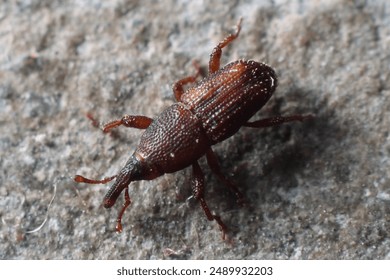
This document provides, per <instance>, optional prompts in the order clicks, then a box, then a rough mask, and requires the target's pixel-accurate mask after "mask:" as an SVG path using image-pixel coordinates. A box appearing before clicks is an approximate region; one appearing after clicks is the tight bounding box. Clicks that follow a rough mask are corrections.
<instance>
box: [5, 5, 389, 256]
mask: <svg viewBox="0 0 390 280" xmlns="http://www.w3.org/2000/svg"><path fill="white" fill-rule="evenodd" d="M207 2H208V1H161V3H160V2H158V1H96V0H95V1H92V0H90V1H87V0H85V1H77V2H76V1H36V0H30V1H6V2H3V3H2V4H1V5H0V49H1V50H2V51H1V53H0V185H1V188H0V217H1V223H0V258H1V259H169V258H178V259H389V258H390V237H389V232H390V216H389V213H390V173H389V170H390V134H389V127H390V113H389V112H390V84H389V81H390V68H389V65H390V56H389V50H390V5H389V3H388V1H384V0H383V1H347V0H345V1H250V0H248V1H231V3H230V4H221V3H219V4H218V3H214V2H213V4H208V3H207ZM240 17H243V18H244V21H243V27H242V33H241V35H240V37H239V38H238V39H237V40H236V41H235V42H234V43H233V44H232V45H230V46H229V47H228V48H227V49H226V50H224V53H223V58H222V64H226V63H227V62H229V61H233V60H236V59H239V58H246V59H254V60H259V61H264V62H266V63H268V64H270V65H272V66H273V67H274V68H275V69H276V70H277V72H278V74H279V77H280V78H279V87H278V89H277V92H276V94H275V96H274V97H273V98H272V99H271V101H270V102H269V104H268V105H267V106H266V107H265V108H264V109H263V110H262V111H261V112H259V113H258V114H257V115H256V116H255V117H254V119H256V118H262V117H269V116H273V115H288V114H296V113H314V114H315V115H316V117H315V119H313V120H310V121H307V122H304V123H291V124H287V125H283V126H280V127H274V128H267V129H261V130H256V129H250V128H243V129H241V130H240V132H239V133H238V134H236V135H235V136H234V137H232V138H231V139H229V140H227V141H225V142H223V143H221V144H219V145H216V146H215V147H214V150H215V151H216V153H217V154H218V157H219V159H220V162H221V165H222V169H223V170H224V171H225V174H227V175H229V176H230V177H231V178H232V180H234V181H235V182H236V183H237V185H238V186H239V188H240V189H241V190H242V192H243V193H244V194H245V196H246V197H247V199H248V204H249V206H248V207H246V208H240V207H238V206H237V205H236V203H235V201H234V200H235V199H234V196H233V195H232V194H231V193H229V191H228V190H227V189H226V188H225V187H224V186H223V185H222V184H221V183H220V182H219V181H218V180H217V179H215V177H214V176H213V175H212V174H211V171H210V170H209V169H208V168H207V166H206V162H205V161H204V160H201V166H202V167H203V169H204V171H205V174H206V181H207V197H208V201H209V204H210V206H211V208H212V209H213V210H214V211H216V212H217V213H219V214H220V215H221V217H222V218H223V220H224V221H225V222H226V224H227V225H228V226H229V227H230V229H231V232H232V233H231V234H232V237H233V238H234V241H235V244H234V246H231V245H229V244H226V243H225V242H223V241H222V240H221V235H220V232H219V230H218V227H217V225H216V224H215V223H210V222H208V221H207V219H206V218H205V217H204V215H203V213H202V211H201V209H200V208H199V206H198V205H196V203H193V202H192V201H190V202H186V201H185V198H186V197H187V196H189V184H190V175H191V172H190V169H186V170H184V171H182V172H178V173H176V174H170V175H165V176H163V177H161V178H159V179H157V180H154V181H149V182H147V181H143V182H137V183H133V184H132V185H131V187H130V195H131V197H132V201H133V204H132V205H131V207H130V208H129V210H128V211H127V212H126V213H125V215H124V220H123V222H124V224H123V225H124V232H123V233H122V234H116V233H115V232H114V231H113V229H114V226H115V219H116V215H117V211H118V209H119V207H120V204H121V201H119V203H118V205H115V207H113V208H112V209H111V210H110V211H107V210H105V209H104V208H103V207H102V205H101V201H102V198H103V196H104V194H105V191H106V190H107V187H108V185H107V187H105V186H92V185H83V184H76V183H74V182H73V181H72V179H71V178H72V176H74V175H75V174H82V175H85V176H87V177H92V178H101V177H104V176H109V175H113V174H115V173H116V172H118V170H119V169H120V168H121V166H122V165H123V164H124V162H125V161H126V159H127V157H128V156H129V155H130V154H131V153H132V151H133V150H134V149H135V147H136V145H137V143H138V140H139V136H140V133H141V132H140V131H139V130H132V129H126V128H121V129H118V130H117V131H116V132H115V133H114V134H113V135H112V136H109V135H103V134H102V133H101V132H100V131H99V130H97V129H96V128H94V127H92V126H91V123H90V121H89V120H88V119H87V118H86V117H85V115H86V113H87V112H92V113H93V115H94V116H95V117H96V118H98V119H99V120H101V121H107V120H111V119H115V118H118V117H120V116H122V115H123V114H143V115H147V116H151V117H154V116H156V115H157V114H158V113H159V112H161V110H162V109H163V108H165V107H167V106H169V105H170V104H171V103H172V102H173V97H172V91H171V88H170V87H171V84H172V83H173V82H174V81H176V80H178V79H180V78H182V77H184V76H186V75H188V74H192V73H194V68H193V66H192V61H193V60H194V59H197V60H198V61H199V62H200V63H201V64H202V65H204V66H206V65H207V63H208V58H209V54H210V53H211V50H212V48H213V47H214V46H215V45H216V43H217V42H218V41H219V40H221V39H222V38H223V37H224V36H226V35H227V34H228V33H229V32H230V31H232V30H234V29H233V28H234V25H235V23H236V22H237V20H238V19H239V18H240ZM204 70H207V69H206V68H204ZM53 195H55V197H54V200H53V201H52V203H51V200H52V198H53ZM178 197H183V199H178ZM46 217H47V219H46ZM45 220H46V222H45V223H44V224H43V226H42V227H40V225H41V224H42V223H43V222H44V221H45ZM28 231H33V232H31V233H26V232H28ZM169 252H171V254H169ZM172 253H173V254H172Z"/></svg>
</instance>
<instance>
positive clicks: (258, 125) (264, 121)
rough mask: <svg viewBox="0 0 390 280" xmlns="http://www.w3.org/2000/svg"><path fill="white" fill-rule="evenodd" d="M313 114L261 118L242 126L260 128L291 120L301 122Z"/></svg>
mask: <svg viewBox="0 0 390 280" xmlns="http://www.w3.org/2000/svg"><path fill="white" fill-rule="evenodd" d="M313 117H314V115H310V114H309V115H292V116H287V117H283V116H278V117H271V118H267V119H262V120H258V121H254V122H247V123H245V124H244V125H243V126H247V127H255V128H262V127H270V126H277V125H281V124H283V123H286V122H293V121H300V122H303V121H305V120H307V119H311V118H313Z"/></svg>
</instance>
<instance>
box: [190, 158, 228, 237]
mask: <svg viewBox="0 0 390 280" xmlns="http://www.w3.org/2000/svg"><path fill="white" fill-rule="evenodd" d="M192 174H193V176H192V182H191V183H192V186H191V187H192V195H193V197H194V198H195V199H196V200H198V201H199V203H200V206H201V207H202V209H203V212H204V213H205V215H206V217H207V219H208V220H209V221H213V220H215V221H216V222H217V223H218V225H219V229H220V230H221V231H222V239H223V240H225V236H226V233H227V226H226V225H225V224H224V223H223V222H222V220H221V218H220V217H219V216H218V215H214V214H212V213H211V211H210V208H209V206H208V205H207V203H206V200H205V199H204V174H203V172H202V169H201V168H200V166H199V163H198V162H195V163H193V164H192Z"/></svg>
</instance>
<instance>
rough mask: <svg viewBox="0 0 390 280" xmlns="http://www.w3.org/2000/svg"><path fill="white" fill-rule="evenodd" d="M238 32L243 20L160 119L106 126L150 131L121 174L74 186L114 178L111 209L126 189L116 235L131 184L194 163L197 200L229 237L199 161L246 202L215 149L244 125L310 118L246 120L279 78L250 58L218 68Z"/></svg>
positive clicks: (178, 86) (129, 119)
mask: <svg viewBox="0 0 390 280" xmlns="http://www.w3.org/2000/svg"><path fill="white" fill-rule="evenodd" d="M240 29H241V20H240V21H239V22H238V24H237V30H236V32H235V33H234V34H230V35H229V36H228V37H226V38H225V39H224V40H222V41H221V42H220V43H219V44H218V45H217V46H216V47H215V48H214V50H213V52H212V54H211V56H210V62H209V74H208V75H207V76H206V77H204V78H203V79H202V80H201V81H199V82H197V83H195V82H196V79H197V77H198V76H199V72H200V71H199V67H198V66H197V65H195V66H196V68H197V73H196V74H195V75H193V76H189V77H186V78H184V79H181V80H179V81H178V82H176V83H175V84H174V86H173V92H174V95H175V98H176V101H177V102H176V103H174V104H173V105H171V106H170V107H168V108H166V109H165V110H164V111H163V112H162V113H161V114H160V115H159V116H158V117H157V118H155V119H151V118H148V117H145V116H128V115H126V116H124V117H123V118H121V119H118V120H115V121H112V122H110V123H107V124H106V125H104V126H103V131H104V132H109V131H111V130H112V129H113V128H115V127H117V126H120V125H123V126H126V127H133V128H139V129H146V130H145V132H144V133H143V135H142V137H141V141H140V143H139V145H138V147H137V148H136V150H135V152H134V153H133V154H132V155H131V157H130V159H129V160H128V161H127V162H126V164H125V166H124V167H123V168H122V169H121V170H120V171H119V173H118V174H117V175H115V176H112V177H107V178H104V179H103V180H92V179H87V178H85V177H83V176H80V175H76V176H75V177H74V180H75V181H76V182H83V183H89V184H104V183H107V182H109V181H111V180H113V179H116V180H115V182H114V184H113V185H112V186H111V188H110V190H109V191H108V193H107V194H106V196H105V197H104V200H103V205H104V207H106V208H110V207H112V206H113V205H114V204H115V202H116V200H117V198H118V197H119V195H120V194H121V193H122V191H124V196H125V202H124V204H123V207H122V209H121V210H120V212H119V215H118V218H117V225H116V230H117V231H118V232H121V231H122V223H121V220H122V216H123V213H124V212H125V210H126V208H127V207H128V206H129V205H130V203H131V200H130V196H129V193H128V187H129V184H130V183H131V182H132V181H138V180H152V179H154V178H157V177H159V176H161V175H163V174H165V173H172V172H176V171H178V170H181V169H183V168H185V167H188V166H190V165H191V166H192V170H193V177H192V181H191V184H192V194H193V197H194V198H195V199H196V200H198V201H199V203H200V205H201V207H202V209H203V211H204V213H205V215H206V217H207V219H208V220H210V221H211V220H215V221H216V222H217V223H218V225H219V227H220V229H221V231H222V238H223V239H225V234H226V232H227V227H226V225H225V224H224V223H223V222H222V220H221V218H220V217H219V216H218V215H215V214H213V213H212V212H211V211H210V210H209V207H208V205H207V203H206V200H205V197H204V175H203V172H202V170H201V168H200V166H199V164H198V162H197V161H198V159H199V158H200V157H202V156H204V155H206V159H207V163H208V164H209V166H210V168H211V170H212V171H213V172H214V173H215V174H216V175H217V177H218V178H219V179H220V180H221V181H222V182H223V183H224V184H225V185H226V186H227V187H228V188H229V189H230V190H231V191H232V192H233V193H234V194H235V195H236V197H237V200H238V201H239V202H242V201H243V196H242V194H241V192H240V191H239V190H238V189H237V187H236V186H235V185H234V184H232V183H231V182H230V181H229V180H228V179H227V178H226V177H225V176H224V175H223V174H222V172H221V170H220V167H219V164H218V162H217V158H216V156H215V154H214V152H213V151H212V149H211V146H212V145H214V144H216V143H219V142H221V141H223V140H225V139H227V138H229V137H230V136H232V135H233V134H235V133H236V132H237V131H238V130H239V129H240V127H242V126H247V127H257V128H259V127H268V126H274V125H279V124H281V123H284V122H289V121H297V120H298V121H303V120H304V119H306V118H308V117H310V115H307V116H302V115H293V116H288V117H272V118H268V119H262V120H258V121H254V122H248V120H249V119H250V118H251V117H252V116H253V115H254V114H255V113H256V112H257V111H258V110H260V109H261V108H262V107H263V106H264V104H266V103H267V101H268V100H269V99H270V97H271V96H272V94H273V92H274V91H275V89H276V87H277V84H278V80H277V76H276V74H275V71H274V70H273V69H272V68H271V67H270V66H268V65H266V64H264V63H261V62H256V61H252V60H248V61H247V60H238V61H235V62H232V63H229V64H227V65H226V66H224V67H223V68H220V58H221V54H222V49H223V48H224V47H225V46H227V45H228V44H229V43H230V42H232V41H233V40H234V39H236V38H237V37H238V35H239V33H240ZM189 83H195V84H194V85H193V86H191V87H190V88H188V89H187V90H184V86H185V85H187V84H189Z"/></svg>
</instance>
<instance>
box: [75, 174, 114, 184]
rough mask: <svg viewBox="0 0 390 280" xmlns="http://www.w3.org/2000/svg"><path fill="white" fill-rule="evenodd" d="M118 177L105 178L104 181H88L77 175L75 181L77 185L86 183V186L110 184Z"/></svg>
mask: <svg viewBox="0 0 390 280" xmlns="http://www.w3.org/2000/svg"><path fill="white" fill-rule="evenodd" d="M116 176H117V175H114V176H111V177H105V178H103V179H102V180H94V179H88V178H85V177H83V176H81V175H75V176H74V178H73V180H74V181H76V182H77V183H86V184H105V183H108V182H110V181H112V180H114V179H115V178H116Z"/></svg>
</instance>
